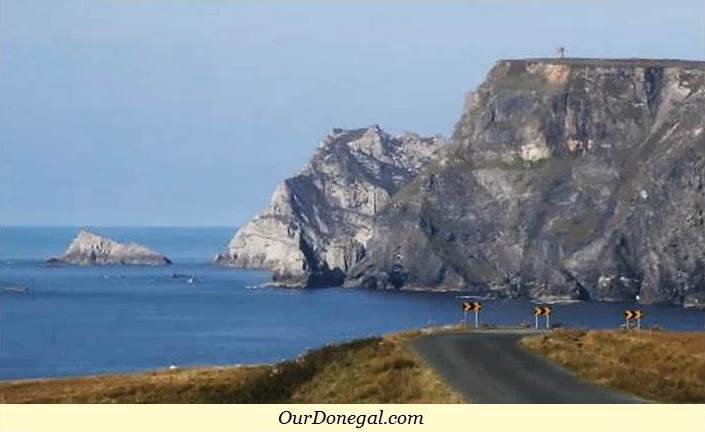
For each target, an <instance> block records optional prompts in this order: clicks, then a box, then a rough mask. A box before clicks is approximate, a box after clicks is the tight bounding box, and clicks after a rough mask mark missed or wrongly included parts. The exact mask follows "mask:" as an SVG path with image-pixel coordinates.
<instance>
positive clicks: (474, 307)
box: [463, 302, 482, 312]
mask: <svg viewBox="0 0 705 432" xmlns="http://www.w3.org/2000/svg"><path fill="white" fill-rule="evenodd" d="M481 309H482V303H480V302H463V310H464V311H465V312H471V311H479V310H481Z"/></svg>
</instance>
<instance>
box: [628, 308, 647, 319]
mask: <svg viewBox="0 0 705 432" xmlns="http://www.w3.org/2000/svg"><path fill="white" fill-rule="evenodd" d="M644 315H646V314H645V313H644V312H642V311H640V310H638V309H627V310H625V311H624V317H625V318H626V319H628V320H631V319H642V318H643V317H644Z"/></svg>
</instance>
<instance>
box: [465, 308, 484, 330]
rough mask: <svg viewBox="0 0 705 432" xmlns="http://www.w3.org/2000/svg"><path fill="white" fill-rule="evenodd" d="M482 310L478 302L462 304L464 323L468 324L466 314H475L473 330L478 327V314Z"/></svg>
mask: <svg viewBox="0 0 705 432" xmlns="http://www.w3.org/2000/svg"><path fill="white" fill-rule="evenodd" d="M481 310H482V303H480V302H463V313H464V314H465V323H466V324H467V322H468V312H475V328H477V327H479V326H480V318H479V313H480V311H481Z"/></svg>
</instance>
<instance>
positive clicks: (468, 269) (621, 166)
mask: <svg viewBox="0 0 705 432" xmlns="http://www.w3.org/2000/svg"><path fill="white" fill-rule="evenodd" d="M704 130H705V63H702V62H678V61H650V60H625V61H619V60H604V61H603V60H580V59H555V60H552V59H536V60H507V61H500V62H498V63H497V65H496V66H495V67H494V68H493V69H492V71H491V72H490V73H489V75H488V77H487V79H486V81H485V82H484V83H483V84H482V85H481V86H480V87H479V88H478V89H477V91H475V92H474V93H472V94H470V95H469V96H468V98H467V101H466V107H465V110H464V112H463V114H462V117H461V119H460V121H459V122H458V124H457V126H456V129H455V132H454V135H453V137H452V140H451V143H450V144H449V145H448V146H447V147H446V148H444V149H443V150H442V151H441V152H439V155H438V156H437V157H436V158H435V159H434V161H433V163H431V164H429V165H428V166H427V167H426V169H425V170H424V171H423V172H422V173H421V174H420V175H418V176H417V177H416V178H415V179H414V180H413V181H412V182H411V183H410V184H408V185H407V186H405V187H404V188H403V189H402V190H401V191H400V192H399V193H397V194H396V195H395V196H394V197H392V198H391V200H389V203H388V205H387V206H386V207H385V209H384V210H383V211H381V212H380V214H379V216H378V217H377V218H376V221H375V227H374V232H373V235H372V238H371V239H370V240H369V242H368V247H367V250H368V253H367V254H366V255H365V257H364V258H363V259H362V260H361V262H360V263H358V264H357V265H356V266H355V267H354V268H353V269H350V270H349V271H348V272H347V274H348V277H347V281H346V284H347V285H363V286H368V287H375V288H379V289H398V288H401V289H406V288H420V289H453V290H460V289H470V290H475V291H478V292H481V293H493V294H496V295H499V296H515V295H529V296H532V297H534V298H540V299H550V298H554V299H555V298H566V299H576V298H583V299H588V298H590V299H597V300H616V299H634V298H635V297H636V296H637V295H638V296H639V298H640V300H641V301H644V302H672V303H692V304H697V303H705V222H704V216H703V212H704V209H705V189H704V186H703V182H704V181H705V179H704V178H705V133H704V132H703V131H704Z"/></svg>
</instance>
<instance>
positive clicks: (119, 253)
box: [47, 230, 171, 266]
mask: <svg viewBox="0 0 705 432" xmlns="http://www.w3.org/2000/svg"><path fill="white" fill-rule="evenodd" d="M47 263H48V264H76V265H82V266H88V265H145V266H146V265H149V266H157V265H169V264H171V260H169V258H167V257H165V256H164V255H162V254H160V253H159V252H157V251H155V250H153V249H150V248H148V247H146V246H143V245H140V244H136V243H128V244H123V243H118V242H116V241H114V240H112V239H109V238H107V237H103V236H100V235H98V234H94V233H92V232H90V231H87V230H81V231H80V232H79V233H78V235H77V236H76V238H74V239H73V241H72V242H71V244H70V245H69V247H68V248H67V249H66V252H65V253H64V255H63V256H61V257H58V258H50V259H48V260H47Z"/></svg>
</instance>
